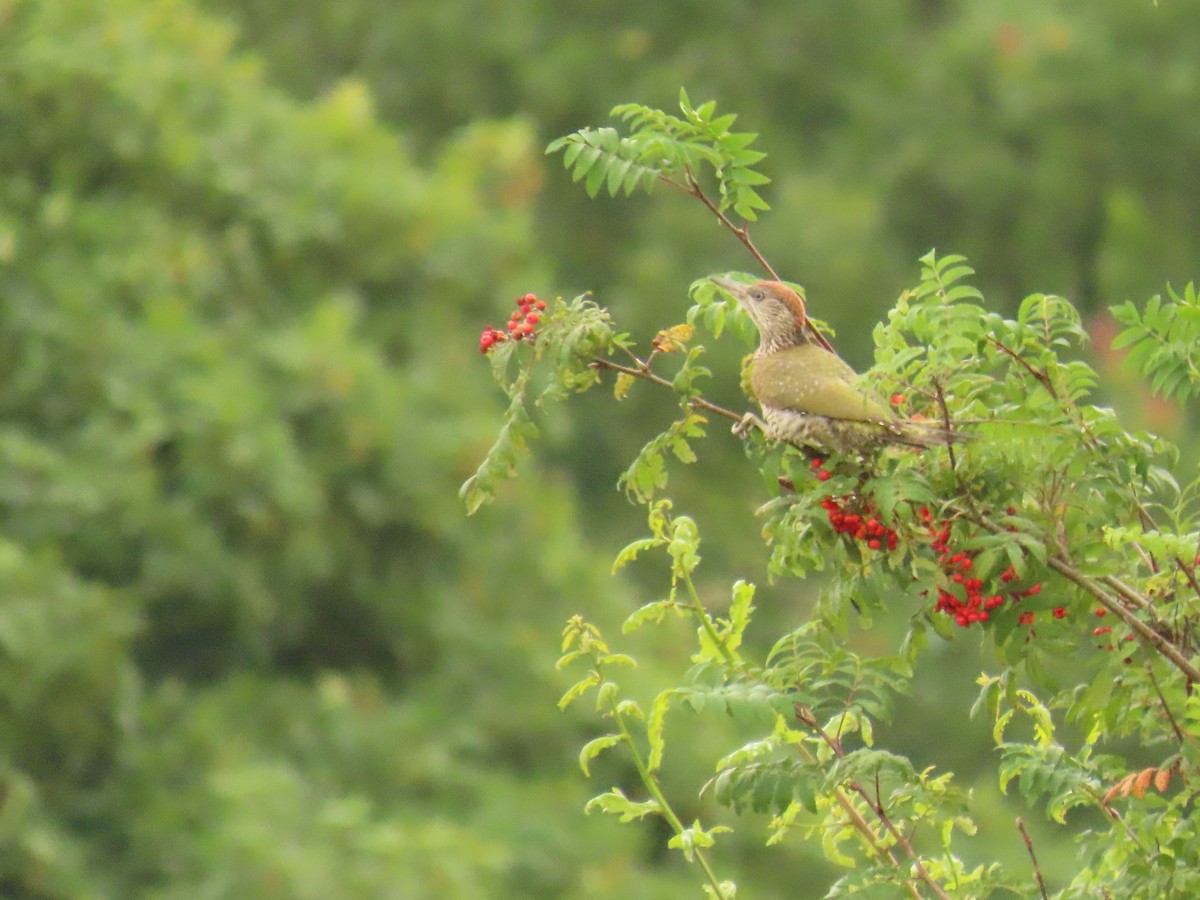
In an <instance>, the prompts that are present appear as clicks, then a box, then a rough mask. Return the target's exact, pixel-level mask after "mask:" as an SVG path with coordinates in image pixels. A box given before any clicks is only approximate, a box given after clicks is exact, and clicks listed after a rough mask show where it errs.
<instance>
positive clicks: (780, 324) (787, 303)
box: [709, 277, 810, 351]
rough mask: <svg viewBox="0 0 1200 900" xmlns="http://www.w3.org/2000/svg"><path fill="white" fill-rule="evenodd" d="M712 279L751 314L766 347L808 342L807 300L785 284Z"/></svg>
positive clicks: (775, 348) (763, 347) (762, 345)
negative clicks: (805, 306)
mask: <svg viewBox="0 0 1200 900" xmlns="http://www.w3.org/2000/svg"><path fill="white" fill-rule="evenodd" d="M709 281H711V282H712V283H713V284H715V285H717V286H718V287H719V288H721V289H722V290H724V291H726V292H727V293H728V294H729V295H730V296H732V297H733V299H735V300H737V302H738V303H739V304H741V307H742V309H744V310H746V312H747V313H749V314H750V318H751V319H753V320H754V324H755V326H756V327H757V328H758V338H759V342H760V345H761V348H762V349H763V350H766V351H772V350H782V349H783V348H785V347H792V346H795V345H796V344H805V343H808V342H809V340H810V337H809V334H808V330H807V329H806V327H805V326H806V324H807V321H808V314H807V312H806V311H805V308H804V300H803V299H802V298H801V297H800V295H799V294H797V293H796V292H795V291H793V290H792V289H791V288H790V287H788V286H787V285H786V284H782V283H781V282H778V281H756V282H754V284H742V283H740V282H737V281H730V280H729V279H728V278H718V277H713V278H710V279H709Z"/></svg>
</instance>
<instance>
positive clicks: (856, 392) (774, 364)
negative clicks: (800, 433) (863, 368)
mask: <svg viewBox="0 0 1200 900" xmlns="http://www.w3.org/2000/svg"><path fill="white" fill-rule="evenodd" d="M857 378H858V375H857V374H855V372H854V370H853V369H852V368H850V366H849V365H847V364H846V362H845V360H843V359H842V358H841V357H839V356H837V355H835V354H833V353H830V352H829V351H827V350H825V349H824V348H822V347H818V346H816V345H815V344H806V345H804V346H801V347H789V348H788V349H787V350H780V351H779V352H777V353H771V354H769V355H767V356H763V357H759V358H758V359H756V360H755V361H754V369H753V371H752V372H751V375H750V384H751V386H752V387H753V388H754V393H755V396H756V397H757V398H758V402H759V403H761V404H764V405H766V406H775V407H778V408H780V409H790V410H794V411H796V412H801V413H806V414H808V415H814V416H829V417H830V418H834V419H850V420H853V421H859V422H890V421H893V420H894V418H895V416H893V415H892V412H891V410H889V409H888V408H887V407H886V406H884V405H883V404H882V403H880V402H879V401H878V400H876V399H874V398H873V397H871V396H870V395H868V394H866V393H864V392H863V391H862V390H860V389H859V388H858V387H857V386H856V385H855V380H856V379H857Z"/></svg>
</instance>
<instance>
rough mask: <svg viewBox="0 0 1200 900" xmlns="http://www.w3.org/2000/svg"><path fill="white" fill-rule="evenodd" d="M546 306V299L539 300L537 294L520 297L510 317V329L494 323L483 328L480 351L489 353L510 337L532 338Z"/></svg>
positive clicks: (518, 338) (518, 339)
mask: <svg viewBox="0 0 1200 900" xmlns="http://www.w3.org/2000/svg"><path fill="white" fill-rule="evenodd" d="M545 308H546V301H545V300H539V299H538V296H537V294H526V295H525V296H523V297H518V298H517V308H516V309H514V310H513V312H512V315H511V316H509V317H508V330H507V331H502V330H501V329H499V328H496V327H494V326H492V325H489V326H488V327H487V328H485V329H483V333H482V334H481V335H479V352H480V353H487V352H488V351H489V350H491V349H492V347H493V346H495V345H496V344H500V343H503V342H504V341H507V340H509V339H510V338H511V339H512V340H514V341H520V340H523V339H524V338H530V339H532V338H533V336H534V333H535V329H536V328H537V323H538V322H540V321H541V318H542V311H543V310H545Z"/></svg>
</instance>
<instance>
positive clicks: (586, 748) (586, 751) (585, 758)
mask: <svg viewBox="0 0 1200 900" xmlns="http://www.w3.org/2000/svg"><path fill="white" fill-rule="evenodd" d="M624 740H625V736H624V735H621V734H605V735H602V736H600V737H598V738H593V739H592V740H590V741H588V742H587V743H586V744H584V745H583V749H581V750H580V751H579V768H581V769H582V770H583V774H584V775H586V776H587V777H589V778H590V777H591V776H592V773H591V771H590V770H589V769H588V763H590V762H591V761H592V760H593V759H595V758H596V757H597V756H599V755H600V754H601V753H603V752H604V751H605V750H607V749H608V748H609V747H615V746H616V745H617V744H619V743H621V742H622V741H624Z"/></svg>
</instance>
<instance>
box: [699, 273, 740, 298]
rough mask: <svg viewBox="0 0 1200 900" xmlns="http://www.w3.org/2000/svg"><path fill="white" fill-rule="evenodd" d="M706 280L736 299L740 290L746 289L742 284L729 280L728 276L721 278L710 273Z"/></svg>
mask: <svg viewBox="0 0 1200 900" xmlns="http://www.w3.org/2000/svg"><path fill="white" fill-rule="evenodd" d="M708 280H709V281H711V282H712V283H713V284H715V285H716V286H717V287H719V288H720V289H721V290H723V291H725V292H726V293H727V294H730V295H731V296H732V297H733V298H734V299H735V300H736V299H738V297H739V295H740V294H741V292H742V291H744V290H745V289H746V286H745V285H744V284H740V283H739V282H736V281H731V280H730V279H728V278H722V277H721V276H720V275H710V276H709V279H708Z"/></svg>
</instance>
